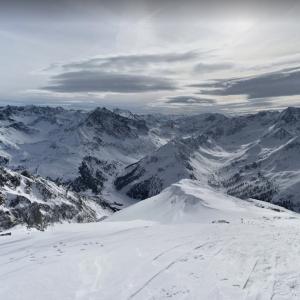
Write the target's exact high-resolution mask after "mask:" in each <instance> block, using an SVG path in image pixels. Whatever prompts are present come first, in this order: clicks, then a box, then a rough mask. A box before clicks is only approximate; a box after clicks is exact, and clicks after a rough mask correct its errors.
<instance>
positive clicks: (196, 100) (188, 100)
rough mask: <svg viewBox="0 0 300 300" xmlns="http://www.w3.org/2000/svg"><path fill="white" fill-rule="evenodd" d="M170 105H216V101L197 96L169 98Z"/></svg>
mask: <svg viewBox="0 0 300 300" xmlns="http://www.w3.org/2000/svg"><path fill="white" fill-rule="evenodd" d="M166 103H169V104H214V103H215V100H213V99H208V98H201V97H196V96H174V97H168V98H167V101H166Z"/></svg>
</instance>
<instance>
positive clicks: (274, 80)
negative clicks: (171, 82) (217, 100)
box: [192, 67, 300, 100]
mask: <svg viewBox="0 0 300 300" xmlns="http://www.w3.org/2000/svg"><path fill="white" fill-rule="evenodd" d="M192 86H193V87H199V88H201V91H200V93H201V94H206V95H213V96H231V95H247V97H248V99H249V100H251V99H257V98H271V97H282V96H292V95H300V67H294V68H289V69H283V70H281V71H278V72H271V73H266V74H263V75H257V76H252V77H250V78H233V79H226V80H218V81H216V82H214V83H204V84H198V85H197V84H196V85H192Z"/></svg>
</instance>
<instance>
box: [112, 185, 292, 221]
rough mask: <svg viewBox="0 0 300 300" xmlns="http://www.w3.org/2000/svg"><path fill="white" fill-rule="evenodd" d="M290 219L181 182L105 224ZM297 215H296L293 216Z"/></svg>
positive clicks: (274, 208) (283, 213) (272, 207)
mask: <svg viewBox="0 0 300 300" xmlns="http://www.w3.org/2000/svg"><path fill="white" fill-rule="evenodd" d="M278 212H280V213H281V214H280V215H281V216H291V214H292V213H291V212H290V211H288V210H286V209H284V208H282V207H279V206H276V205H272V204H270V203H265V202H262V201H258V200H254V199H248V200H247V201H245V200H241V199H238V198H236V197H232V196H229V195H224V193H222V192H221V191H216V190H214V189H212V188H210V187H205V186H201V184H199V183H198V182H197V181H192V180H187V179H185V180H182V181H180V182H179V183H176V184H173V185H171V186H170V187H168V188H166V189H165V190H163V191H162V192H161V193H160V194H159V195H157V196H154V197H152V198H148V199H146V200H144V201H140V202H138V203H136V204H134V205H132V206H130V207H128V208H125V209H123V210H122V211H120V212H117V213H115V214H114V215H112V216H111V217H109V218H108V219H107V220H108V221H131V220H147V221H156V222H160V223H191V222H197V223H211V222H218V221H221V222H222V221H226V222H240V221H241V219H243V218H244V219H255V218H257V219H261V218H262V216H265V217H273V216H276V215H278ZM295 216H297V214H295Z"/></svg>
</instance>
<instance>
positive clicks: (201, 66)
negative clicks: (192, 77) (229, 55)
mask: <svg viewBox="0 0 300 300" xmlns="http://www.w3.org/2000/svg"><path fill="white" fill-rule="evenodd" d="M233 67H234V64H233V63H229V62H224V63H214V64H207V63H198V64H197V65H196V66H195V67H194V72H196V73H213V72H217V71H224V70H229V69H232V68H233Z"/></svg>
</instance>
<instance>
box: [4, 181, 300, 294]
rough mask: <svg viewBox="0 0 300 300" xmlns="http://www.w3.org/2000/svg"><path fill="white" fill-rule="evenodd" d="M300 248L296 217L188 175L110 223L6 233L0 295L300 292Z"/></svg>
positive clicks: (122, 213)
mask: <svg viewBox="0 0 300 300" xmlns="http://www.w3.org/2000/svg"><path fill="white" fill-rule="evenodd" d="M162 221H163V222H162ZM299 253H300V219H299V217H298V215H297V214H295V213H292V212H289V211H288V210H285V209H283V208H280V207H278V206H275V205H271V204H267V203H264V202H261V201H255V200H249V201H242V200H239V199H237V198H234V197H229V196H224V195H223V194H221V193H219V192H217V191H212V190H210V189H209V188H206V187H201V186H198V187H197V186H196V184H195V183H193V182H191V181H188V180H184V181H181V182H180V183H178V184H175V185H173V186H171V187H170V188H168V189H166V190H164V191H163V192H162V193H161V194H160V195H158V196H156V197H153V198H150V199H147V200H145V201H143V202H140V203H138V204H135V205H133V206H131V207H129V208H127V209H124V210H123V211H121V212H119V213H117V214H115V215H113V216H112V217H111V218H108V219H107V220H106V221H105V222H98V223H89V224H61V225H55V226H53V227H49V228H48V229H47V230H46V231H45V232H39V231H36V230H27V229H25V228H24V227H19V228H18V227H16V228H14V229H13V230H12V235H11V236H0V299H5V300H16V299H22V300H36V299H43V300H57V299H60V300H69V299H70V300H71V299H72V300H74V299H78V300H79V299H80V300H81V299H82V300H83V299H84V300H87V299H91V300H92V299H93V300H94V299H95V300H96V299H97V300H100V299H101V300H115V299H118V300H123V299H126V300H127V299H128V300H129V299H141V300H145V299H149V300H150V299H151V300H153V299H180V300H182V299H188V300H191V299H195V300H202V299H204V300H205V299H209V300H213V299H228V300H233V299H272V300H283V299H286V300H287V299H289V300H290V299H300V271H299V265H300V256H299Z"/></svg>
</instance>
